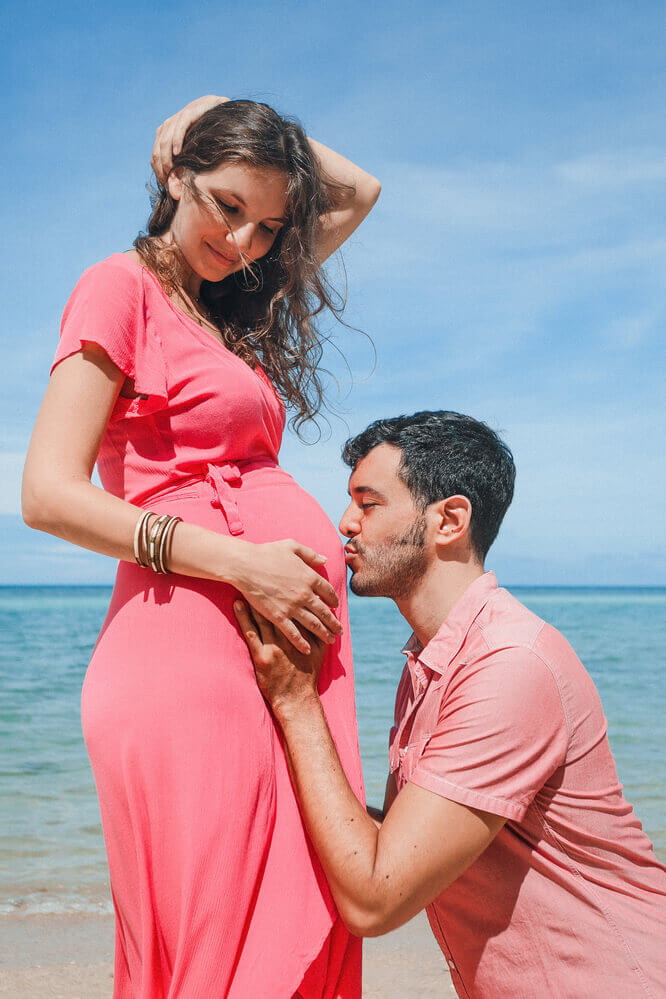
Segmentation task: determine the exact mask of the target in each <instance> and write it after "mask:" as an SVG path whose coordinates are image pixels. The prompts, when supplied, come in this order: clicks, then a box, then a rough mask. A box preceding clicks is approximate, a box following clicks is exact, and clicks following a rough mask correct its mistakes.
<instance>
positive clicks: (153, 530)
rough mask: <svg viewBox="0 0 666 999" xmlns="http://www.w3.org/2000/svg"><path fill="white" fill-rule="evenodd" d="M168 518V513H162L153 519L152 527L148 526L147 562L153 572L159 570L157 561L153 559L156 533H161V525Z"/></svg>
mask: <svg viewBox="0 0 666 999" xmlns="http://www.w3.org/2000/svg"><path fill="white" fill-rule="evenodd" d="M168 519H169V514H168V513H162V514H160V516H159V517H158V518H157V520H156V521H154V523H153V525H152V527H151V528H150V538H149V541H148V562H149V564H150V568H151V569H152V570H153V572H159V569H158V568H157V563H156V561H155V543H156V541H157V537H158V535H159V534H160V533H161V527H162V525H163V524H164V523H165V521H167V520H168Z"/></svg>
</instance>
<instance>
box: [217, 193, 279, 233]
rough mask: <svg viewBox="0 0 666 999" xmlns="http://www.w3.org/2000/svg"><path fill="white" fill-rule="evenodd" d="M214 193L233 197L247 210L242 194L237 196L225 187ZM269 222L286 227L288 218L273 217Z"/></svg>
mask: <svg viewBox="0 0 666 999" xmlns="http://www.w3.org/2000/svg"><path fill="white" fill-rule="evenodd" d="M213 193H214V194H218V195H219V194H224V195H225V196H228V195H231V197H232V198H235V199H236V201H240V203H241V205H242V206H243V208H247V205H246V204H245V202H244V201H243V199H242V198H241V196H240V194H236V192H235V191H232V190H230V189H229V188H228V187H224V188H222V190H218V191H214V192H213ZM267 221H268V222H282V224H283V225H284V223H285V222H286V221H287V220H286V218H282V217H280V218H277V217H273V216H271V217H270V218H269V219H267Z"/></svg>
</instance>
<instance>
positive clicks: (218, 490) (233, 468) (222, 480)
mask: <svg viewBox="0 0 666 999" xmlns="http://www.w3.org/2000/svg"><path fill="white" fill-rule="evenodd" d="M204 481H205V482H207V483H208V485H209V486H210V487H211V488H212V490H213V496H212V499H211V501H210V502H211V506H214V507H217V508H218V509H219V510H221V511H222V513H223V514H224V516H225V517H226V519H227V525H228V527H229V533H230V534H234V535H236V534H243V532H244V530H245V529H244V527H243V523H242V521H241V519H240V514H239V512H238V504H237V503H236V498H235V496H234V492H233V487H234V486H235V487H236V488H238V487H239V486H240V485H241V482H242V478H241V472H240V468H239V467H238V465H236V464H234V462H232V461H226V462H224V463H223V464H221V465H211V464H209V465H208V471H207V472H206V475H205V476H204Z"/></svg>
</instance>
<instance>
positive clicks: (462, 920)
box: [390, 573, 666, 999]
mask: <svg viewBox="0 0 666 999" xmlns="http://www.w3.org/2000/svg"><path fill="white" fill-rule="evenodd" d="M403 651H404V652H405V653H406V655H407V664H406V666H405V670H404V673H403V676H402V679H401V682H400V686H399V689H398V695H397V700H396V713H395V725H394V727H393V729H392V731H391V739H390V765H391V770H392V772H393V773H394V775H395V777H396V781H397V784H398V788H401V787H403V786H404V784H405V783H406V782H407V781H411V782H412V783H414V784H417V785H418V786H419V787H422V788H425V789H426V790H428V791H432V792H434V793H435V794H439V795H441V796H442V797H445V798H448V799H450V800H451V801H455V802H458V803H459V804H462V805H466V806H468V807H470V808H476V809H480V810H482V811H486V812H491V813H493V814H495V815H501V816H502V817H504V818H505V819H506V820H507V822H506V824H505V825H504V827H503V828H502V830H501V831H500V833H499V834H498V835H497V837H496V838H495V840H494V841H493V842H492V844H491V845H490V846H489V847H488V849H487V850H486V851H485V852H484V853H483V854H482V856H481V857H480V858H479V859H478V860H477V861H475V863H474V864H472V865H471V867H469V868H468V869H467V871H466V872H465V873H464V874H463V875H462V876H461V877H460V878H458V880H457V881H456V882H454V884H453V885H451V886H450V887H449V888H448V889H447V890H446V891H445V892H444V893H443V894H442V895H441V896H440V897H439V898H438V899H436V901H435V902H434V903H433V904H432V905H431V906H429V908H428V916H429V919H430V923H431V926H432V928H433V931H434V933H435V936H436V937H437V940H438V943H439V944H440V946H441V948H442V950H443V951H444V954H445V956H446V958H447V961H448V963H449V967H450V968H451V972H452V977H453V981H454V984H455V986H456V989H457V991H458V994H459V995H460V996H465V997H475V999H477V997H478V999H491V997H492V999H501V997H507V999H508V997H509V996H510V997H511V999H521V997H524V999H537V997H538V999H542V997H546V996H553V997H557V999H566V997H571V999H585V997H590V999H591V997H593V996H595V997H596V996H598V995H604V994H605V995H607V996H615V995H617V996H620V995H622V997H623V999H625V997H634V996H636V997H638V996H641V997H646V996H650V997H653V999H655V997H657V996H659V997H664V996H666V984H665V983H666V967H665V965H664V959H663V954H664V952H666V947H665V944H666V869H665V868H664V867H663V866H662V865H661V864H659V863H658V861H657V860H656V858H655V856H654V853H653V851H652V845H651V843H650V842H649V840H648V839H647V837H646V836H645V834H644V832H643V830H642V828H641V825H640V822H639V821H638V819H637V818H636V816H635V814H634V812H633V809H632V808H631V805H629V803H628V802H627V801H626V799H625V798H624V796H623V794H622V787H621V785H620V783H619V781H618V778H617V772H616V769H615V763H614V761H613V757H612V754H611V751H610V747H609V744H608V740H607V737H606V720H605V718H604V715H603V710H602V707H601V703H600V700H599V697H598V694H597V691H596V689H595V687H594V684H593V682H592V680H591V678H590V676H589V674H588V673H587V672H586V670H585V669H584V667H583V665H582V664H581V662H580V660H579V659H578V658H577V656H576V655H575V653H574V651H573V649H572V648H571V646H570V645H569V644H568V643H567V642H566V640H565V639H564V638H563V636H562V635H560V634H559V633H558V632H557V631H556V630H555V629H554V628H552V627H550V626H549V625H547V624H546V623H545V622H543V621H542V620H540V619H539V618H538V617H536V615H534V614H532V613H531V612H530V611H529V610H528V609H527V608H526V607H524V606H523V605H522V604H520V603H519V602H518V601H517V600H515V599H514V598H513V597H512V596H511V595H510V594H509V593H508V592H507V591H506V590H504V589H500V588H498V586H497V582H496V579H495V576H494V575H493V573H486V574H485V575H483V576H481V577H479V578H478V579H477V580H476V581H475V582H474V583H472V585H471V586H470V587H469V588H468V590H467V591H466V592H465V594H464V595H463V597H462V598H461V600H460V601H459V602H458V604H457V605H456V606H455V607H454V609H453V611H452V612H451V614H450V615H449V616H448V618H447V619H446V621H445V622H444V624H443V625H442V627H441V628H440V630H439V632H438V633H437V635H436V636H435V637H434V638H433V639H432V640H431V641H430V642H429V643H428V645H427V646H426V647H425V648H422V647H421V646H420V644H419V643H418V641H417V640H416V638H415V637H414V636H412V638H411V639H410V641H409V642H408V644H407V646H406V647H405V649H404V650H403Z"/></svg>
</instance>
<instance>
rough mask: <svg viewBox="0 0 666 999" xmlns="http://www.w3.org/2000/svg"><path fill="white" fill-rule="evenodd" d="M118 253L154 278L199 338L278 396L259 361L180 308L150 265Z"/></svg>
mask: <svg viewBox="0 0 666 999" xmlns="http://www.w3.org/2000/svg"><path fill="white" fill-rule="evenodd" d="M117 255H118V256H119V257H122V258H123V259H124V260H129V261H130V262H131V263H132V264H134V265H135V266H136V267H139V268H140V269H141V270H142V271H144V272H145V273H146V274H147V275H148V277H149V278H150V279H151V280H152V282H153V284H154V285H155V287H156V288H157V290H158V291H159V293H160V295H161V296H162V298H163V299H164V301H165V302H166V304H167V305H168V306H169V308H170V309H171V311H172V312H173V313H174V315H175V316H176V318H177V319H179V320H180V321H181V322H182V321H183V320H187V321H188V322H189V323H190V324H191V326H192V328H193V330H195V331H196V333H197V336H198V338H199V339H201V340H202V341H204V343H205V344H214V345H216V346H217V347H219V348H220V350H222V351H223V352H224V354H225V355H226V356H227V357H233V358H234V359H235V360H236V361H238V362H239V364H242V365H243V367H244V368H247V369H248V370H249V371H251V372H252V373H253V374H254V375H256V376H257V378H258V379H259V380H260V381H261V382H262V384H264V385H265V386H268V387H269V388H270V389H271V392H272V393H273V395H275V396H277V393H276V391H275V386H274V385H273V382H272V381H271V380H270V378H269V377H268V375H267V374H266V372H265V371H264V369H263V368H262V366H261V364H259V362H257V365H256V367H254V368H253V367H252V366H251V365H250V364H248V363H247V361H244V360H243V358H242V357H239V356H238V354H236V353H234V351H233V350H230V349H229V347H227V346H226V345H225V344H223V343H222V341H221V340H218V339H217V337H216V336H215V335H214V334H213V333H211V332H209V331H208V330H207V329H206V328H205V327H204V326H202V325H201V323H198V322H197V321H196V319H193V318H192V316H190V315H188V314H187V312H185V311H184V310H183V309H180V308H179V307H178V306H177V305H176V304H175V303H174V302H172V301H171V299H170V298H169V296H168V295H167V293H166V291H165V290H164V288H163V287H162V284H161V282H160V279H159V278H158V277H157V274H155V273H153V271H151V270H150V268H149V267H146V265H145V264H142V263H140V262H139V261H138V260H135V259H134V257H130V255H129V253H127V252H119V253H118V254H117ZM277 398H278V399H279V396H277Z"/></svg>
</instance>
